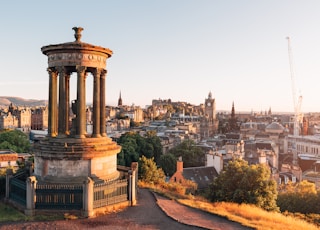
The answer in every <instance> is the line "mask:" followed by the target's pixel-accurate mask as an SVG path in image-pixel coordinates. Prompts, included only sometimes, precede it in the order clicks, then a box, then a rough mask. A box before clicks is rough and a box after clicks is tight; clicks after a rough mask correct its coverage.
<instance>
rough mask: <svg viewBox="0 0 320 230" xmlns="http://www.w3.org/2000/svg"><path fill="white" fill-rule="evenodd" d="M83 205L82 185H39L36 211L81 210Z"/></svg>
mask: <svg viewBox="0 0 320 230" xmlns="http://www.w3.org/2000/svg"><path fill="white" fill-rule="evenodd" d="M82 204H83V187H82V185H65V184H37V187H36V203H35V208H36V209H65V210H79V209H82Z"/></svg>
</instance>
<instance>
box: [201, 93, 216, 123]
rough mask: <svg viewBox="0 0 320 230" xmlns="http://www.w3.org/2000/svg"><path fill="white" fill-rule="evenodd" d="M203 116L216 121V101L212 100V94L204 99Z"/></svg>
mask: <svg viewBox="0 0 320 230" xmlns="http://www.w3.org/2000/svg"><path fill="white" fill-rule="evenodd" d="M204 106H205V115H206V116H208V119H209V120H211V121H212V120H215V119H216V101H215V99H214V98H212V93H211V92H209V94H208V98H206V99H205V104H204Z"/></svg>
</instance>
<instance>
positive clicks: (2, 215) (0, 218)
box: [0, 202, 74, 223]
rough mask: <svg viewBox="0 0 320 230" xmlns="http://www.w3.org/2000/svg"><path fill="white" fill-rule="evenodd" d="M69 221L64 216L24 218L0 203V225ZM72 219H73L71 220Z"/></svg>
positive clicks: (67, 217)
mask: <svg viewBox="0 0 320 230" xmlns="http://www.w3.org/2000/svg"><path fill="white" fill-rule="evenodd" d="M63 219H70V218H69V216H66V214H50V215H49V214H48V215H36V216H26V215H24V214H23V213H22V212H20V211H18V210H17V209H15V208H13V207H11V206H9V205H6V204H4V203H1V202H0V223H1V222H16V221H33V220H37V221H48V220H63ZM73 219H74V218H73Z"/></svg>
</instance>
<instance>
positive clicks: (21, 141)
mask: <svg viewBox="0 0 320 230" xmlns="http://www.w3.org/2000/svg"><path fill="white" fill-rule="evenodd" d="M0 149H11V150H13V151H15V152H17V153H26V152H29V150H30V142H29V139H28V136H27V135H26V134H25V133H23V132H21V131H19V130H4V131H2V132H1V133H0Z"/></svg>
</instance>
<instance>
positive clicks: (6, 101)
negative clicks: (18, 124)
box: [0, 96, 48, 107]
mask: <svg viewBox="0 0 320 230" xmlns="http://www.w3.org/2000/svg"><path fill="white" fill-rule="evenodd" d="M11 103H12V104H13V105H14V106H30V107H32V106H45V105H47V104H48V101H47V100H36V99H24V98H21V97H6V96H0V106H8V105H10V104H11Z"/></svg>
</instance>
